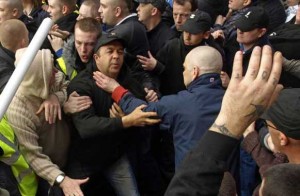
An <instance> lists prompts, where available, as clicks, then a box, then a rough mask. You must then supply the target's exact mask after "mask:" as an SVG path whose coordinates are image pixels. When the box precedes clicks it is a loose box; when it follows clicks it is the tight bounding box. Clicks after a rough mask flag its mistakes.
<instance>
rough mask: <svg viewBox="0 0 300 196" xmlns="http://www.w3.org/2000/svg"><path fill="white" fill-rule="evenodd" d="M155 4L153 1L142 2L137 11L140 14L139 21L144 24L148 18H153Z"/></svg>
mask: <svg viewBox="0 0 300 196" xmlns="http://www.w3.org/2000/svg"><path fill="white" fill-rule="evenodd" d="M153 8H154V6H153V5H152V4H151V3H140V4H139V6H138V7H137V9H136V11H137V14H138V18H139V21H141V22H142V23H143V24H146V23H147V20H149V19H150V18H151V12H152V9H153Z"/></svg>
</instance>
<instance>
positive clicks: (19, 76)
mask: <svg viewBox="0 0 300 196" xmlns="http://www.w3.org/2000/svg"><path fill="white" fill-rule="evenodd" d="M52 24H53V23H52V20H51V19H50V18H45V19H44V21H43V22H42V24H41V25H40V27H39V28H38V30H37V32H36V33H35V35H34V37H33V39H32V40H31V42H30V44H29V46H28V48H27V49H26V51H25V53H24V55H23V56H22V58H21V59H20V61H19V62H18V66H16V69H15V71H14V72H13V74H12V75H11V77H10V78H9V80H8V82H7V84H6V86H5V88H4V89H3V91H2V93H1V95H0V119H2V117H3V115H4V114H5V112H6V110H7V108H8V106H9V104H10V102H11V100H12V99H13V97H14V95H15V93H16V91H17V90H18V88H19V85H20V84H21V82H22V80H23V78H24V76H25V74H26V72H27V70H28V68H29V66H30V65H31V63H32V61H33V59H34V57H35V55H36V54H37V52H38V50H39V49H40V47H41V45H42V43H43V42H44V40H45V38H46V37H47V35H48V32H49V30H50V28H51V26H52Z"/></svg>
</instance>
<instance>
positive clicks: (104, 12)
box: [98, 0, 117, 25]
mask: <svg viewBox="0 0 300 196" xmlns="http://www.w3.org/2000/svg"><path fill="white" fill-rule="evenodd" d="M115 9H116V6H114V5H113V4H112V2H111V1H110V0H100V7H99V10H98V12H99V13H100V17H101V20H102V22H103V23H104V24H107V25H116V23H117V22H116V21H117V20H116V17H115Z"/></svg>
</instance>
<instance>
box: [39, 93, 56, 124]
mask: <svg viewBox="0 0 300 196" xmlns="http://www.w3.org/2000/svg"><path fill="white" fill-rule="evenodd" d="M44 109H45V119H46V121H47V122H49V124H52V123H55V121H56V118H57V117H58V119H59V120H61V108H60V103H59V101H58V98H57V97H56V95H50V97H49V98H48V99H46V100H45V101H44V102H43V103H42V104H41V106H40V108H39V109H38V111H37V112H36V114H37V115H38V114H40V113H41V112H42V111H43V110H44Z"/></svg>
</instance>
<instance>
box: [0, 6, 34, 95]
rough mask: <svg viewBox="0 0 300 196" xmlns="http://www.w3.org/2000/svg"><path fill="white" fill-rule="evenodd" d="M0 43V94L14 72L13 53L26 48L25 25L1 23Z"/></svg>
mask: <svg viewBox="0 0 300 196" xmlns="http://www.w3.org/2000/svg"><path fill="white" fill-rule="evenodd" d="M0 2H2V1H0ZM0 5H1V3H0ZM0 13H1V12H0ZM0 42H1V45H0V93H2V91H3V89H4V87H5V85H6V83H7V82H8V80H9V78H10V76H11V74H12V73H13V71H14V70H15V65H14V62H15V52H16V51H17V50H18V49H20V48H24V47H27V46H28V42H29V41H28V30H27V28H26V26H25V24H24V23H23V22H21V21H20V20H17V19H11V20H6V21H4V22H2V23H1V26H0Z"/></svg>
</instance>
